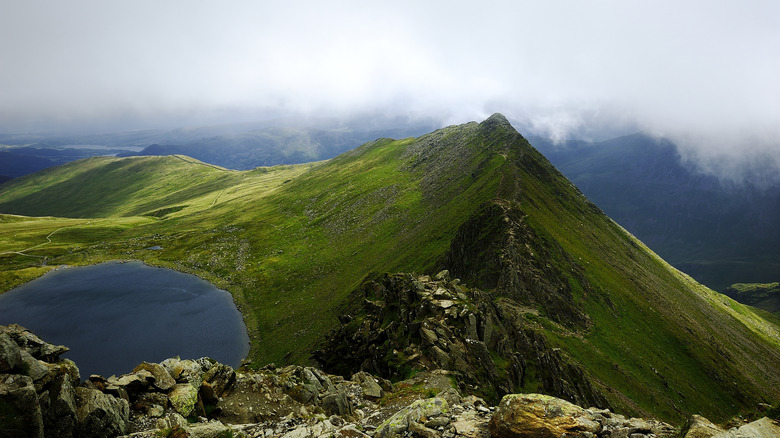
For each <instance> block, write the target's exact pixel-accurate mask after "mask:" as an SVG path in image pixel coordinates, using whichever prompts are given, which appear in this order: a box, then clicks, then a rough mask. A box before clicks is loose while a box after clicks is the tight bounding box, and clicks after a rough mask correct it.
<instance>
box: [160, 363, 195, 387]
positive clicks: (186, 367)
mask: <svg viewBox="0 0 780 438" xmlns="http://www.w3.org/2000/svg"><path fill="white" fill-rule="evenodd" d="M160 365H162V366H163V367H164V368H165V369H166V370H167V371H168V373H169V374H170V375H171V377H173V378H174V380H176V382H178V383H190V384H192V386H194V387H195V389H198V388H200V384H201V382H202V379H203V369H202V367H201V366H200V364H198V362H196V361H194V360H189V359H184V360H182V359H179V358H178V357H176V358H171V359H165V360H164V361H162V363H160Z"/></svg>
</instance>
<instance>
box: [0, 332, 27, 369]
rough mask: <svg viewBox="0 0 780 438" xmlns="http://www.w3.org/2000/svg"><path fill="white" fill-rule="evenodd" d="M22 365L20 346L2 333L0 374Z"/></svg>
mask: <svg viewBox="0 0 780 438" xmlns="http://www.w3.org/2000/svg"><path fill="white" fill-rule="evenodd" d="M21 365H22V356H21V351H20V349H19V346H18V345H17V344H16V342H14V340H13V339H11V337H10V336H8V335H7V334H6V333H0V373H6V372H8V371H11V370H13V369H14V368H18V367H19V366H21Z"/></svg>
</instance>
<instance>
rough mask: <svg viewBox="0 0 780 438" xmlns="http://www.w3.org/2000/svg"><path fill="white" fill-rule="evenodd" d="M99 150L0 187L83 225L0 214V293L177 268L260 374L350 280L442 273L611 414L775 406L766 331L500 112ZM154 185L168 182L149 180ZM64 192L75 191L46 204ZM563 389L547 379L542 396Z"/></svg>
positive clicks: (716, 414) (776, 343) (670, 415)
mask: <svg viewBox="0 0 780 438" xmlns="http://www.w3.org/2000/svg"><path fill="white" fill-rule="evenodd" d="M100 160H103V161H98V160H87V161H82V162H78V163H76V164H73V165H71V166H66V167H61V168H56V169H54V170H51V171H47V172H44V173H42V174H37V175H33V176H32V177H30V178H28V179H24V180H21V182H26V183H27V185H16V184H11V185H7V186H3V187H0V200H1V201H0V212H3V213H9V214H11V213H12V214H20V213H23V212H22V210H21V208H25V207H24V206H25V205H33V204H34V205H35V206H36V208H38V209H40V210H36V211H35V212H34V214H36V215H49V216H51V215H58V216H71V217H81V218H86V217H93V218H97V217H101V218H102V219H99V220H87V219H79V220H67V219H54V218H45V219H32V218H22V219H19V218H16V217H13V216H0V218H2V219H3V220H2V221H0V242H15V239H16V237H15V236H17V235H18V234H23V235H24V241H22V242H20V243H13V245H14V246H13V247H12V248H10V251H9V250H6V251H5V252H2V253H0V269H1V270H2V271H1V272H0V281H1V282H2V283H1V284H2V285H3V287H5V288H10V287H11V286H12V285H13V284H17V283H18V282H21V281H23V280H24V279H26V278H29V277H31V276H34V275H37V274H39V273H40V272H41V271H42V269H40V268H38V267H39V266H40V265H41V261H42V260H45V261H46V263H47V264H48V265H54V264H61V263H67V264H87V263H96V262H99V261H103V260H108V259H140V260H144V261H146V262H147V263H150V264H154V265H159V266H166V267H171V268H174V269H178V270H181V271H186V272H192V273H195V274H197V275H199V276H201V277H203V278H205V279H207V280H210V281H212V282H213V283H215V284H216V285H218V286H219V287H222V288H225V289H227V290H229V291H230V292H231V293H232V294H233V296H234V298H235V300H236V302H237V304H238V306H239V308H240V310H241V311H242V313H243V314H244V316H245V319H246V322H247V326H248V328H249V331H250V337H251V339H252V350H251V353H250V356H251V358H252V359H253V360H254V361H255V363H256V364H258V365H262V364H264V363H267V362H275V363H277V364H281V363H290V362H297V363H302V362H306V361H307V360H309V357H310V354H311V352H312V351H313V350H314V349H315V348H316V346H317V345H318V343H319V342H320V341H321V340H322V338H323V336H324V334H325V333H327V332H328V331H329V330H330V329H332V328H334V327H336V326H337V325H338V324H339V322H338V319H337V315H338V314H339V313H340V312H341V311H342V309H344V308H345V306H346V305H347V304H348V303H349V301H350V300H352V297H353V295H351V294H352V292H353V291H354V290H356V289H357V288H358V287H359V286H360V284H361V283H362V282H363V280H364V279H366V278H371V277H374V276H376V275H377V274H381V273H384V272H397V271H403V272H417V273H430V274H434V273H436V272H437V271H438V270H439V269H442V268H448V269H450V270H451V271H452V273H453V274H454V275H456V276H458V277H460V278H461V279H462V280H463V281H464V282H465V284H466V285H467V286H470V287H479V288H481V289H484V290H487V291H489V292H490V293H492V294H493V296H494V297H495V298H496V299H498V300H502V302H503V303H510V305H506V306H504V307H503V308H504V309H513V308H514V309H518V310H517V311H516V312H515V313H512V312H511V311H507V312H508V313H507V312H505V313H503V314H502V318H506V319H511V320H513V321H514V322H513V324H515V325H517V324H520V325H522V326H523V328H524V330H527V331H528V332H529V333H535V334H536V335H534V336H538V339H540V340H539V345H538V346H539V350H537V351H540V352H541V353H539V355H537V356H535V357H530V356H529V357H522V358H518V359H517V360H522V361H523V363H525V364H527V369H529V370H536V372H537V373H541V372H544V371H545V369H544V367H545V366H546V365H545V364H547V363H549V361H548V359H549V357H550V356H555V357H559V358H560V361H562V363H564V364H566V367H573V368H571V369H580V370H582V372H581V373H580V374H578V373H569V374H567V375H582V376H584V377H583V378H584V379H587V381H588V385H586V386H589V387H592V388H594V391H598V392H599V393H600V396H603V398H604V399H606V400H607V401H608V403H609V404H610V405H611V406H614V407H616V408H617V409H618V410H619V411H622V412H626V413H644V414H648V413H649V414H652V415H655V416H658V417H661V418H665V419H671V420H675V421H677V420H680V419H682V418H684V417H687V415H689V414H691V413H701V414H703V415H705V416H707V417H708V418H711V419H725V418H728V417H730V416H733V415H735V414H737V413H738V412H739V411H740V410H743V409H753V408H754V407H755V406H756V405H757V403H759V402H766V403H772V402H776V401H777V400H780V334H778V328H777V327H776V326H774V325H772V324H771V323H769V322H767V321H766V320H764V319H762V318H760V317H758V316H756V314H755V313H753V311H752V310H751V309H750V308H749V307H746V306H743V305H740V304H738V303H736V302H735V301H733V300H731V299H729V298H727V297H725V296H723V295H720V294H717V293H715V292H713V291H711V290H709V289H707V288H705V287H703V286H701V285H699V284H698V283H696V282H694V281H693V280H692V279H690V278H689V277H687V276H685V275H684V274H682V273H680V272H678V271H676V270H674V269H673V268H671V267H670V266H669V265H668V264H666V263H665V262H664V261H663V260H661V259H660V258H659V257H658V256H656V255H655V254H654V253H652V252H651V251H650V250H648V249H647V248H646V247H645V246H644V245H643V244H642V243H641V242H639V241H638V240H636V239H635V238H634V237H633V236H631V235H630V234H628V233H627V232H626V231H625V230H624V229H623V228H621V227H620V226H618V225H617V224H615V223H614V222H613V221H611V220H610V219H609V218H608V217H606V216H605V215H604V214H602V213H601V212H600V210H599V209H598V208H596V207H595V206H594V205H593V204H591V203H590V202H589V201H588V200H587V199H585V197H584V196H583V195H582V194H581V193H580V192H579V191H578V190H577V189H576V188H575V187H574V186H573V185H572V184H571V183H570V182H569V181H568V180H566V179H565V178H564V177H563V176H562V175H561V174H560V173H559V172H558V171H557V170H555V169H554V168H553V167H552V165H550V164H549V162H548V161H547V160H546V159H545V158H544V157H543V156H541V154H539V153H538V152H537V151H536V150H535V149H534V148H532V147H531V146H530V145H529V144H528V142H527V141H526V140H525V139H524V138H523V137H522V136H521V135H520V134H518V133H517V132H516V131H515V130H514V129H513V128H512V127H511V126H510V125H509V123H508V122H507V121H506V119H504V118H503V116H500V115H494V116H492V117H490V118H489V119H487V120H486V121H484V122H482V123H474V122H472V123H467V124H465V125H460V126H452V127H448V128H444V129H441V130H438V131H435V132H433V133H431V134H428V135H425V136H422V137H419V138H417V139H412V138H410V139H404V140H391V139H380V140H377V141H375V142H372V143H368V144H365V145H363V146H361V147H359V148H357V149H355V150H353V151H350V152H347V153H345V154H342V155H340V156H338V157H336V158H334V159H332V160H329V161H327V162H324V163H320V164H315V165H309V166H297V167H286V168H268V169H257V170H254V171H248V172H230V171H225V170H222V169H215V168H213V167H210V166H207V165H204V164H202V163H197V162H192V161H188V162H186V163H185V162H183V161H182V159H179V158H170V157H168V158H159V157H156V158H155V157H148V158H143V159H138V158H133V159H129V158H128V159H116V158H106V159H100ZM139 160H146V161H139ZM163 160H165V161H163ZM177 160H178V161H182V164H178V163H177ZM117 169H125V170H124V171H123V172H118V173H116V172H117ZM128 169H132V170H128ZM136 170H137V171H136ZM120 174H121V175H122V176H121V177H120ZM169 174H171V175H175V176H171V177H170V178H169V177H168V176H167V175H169ZM109 175H116V176H114V177H113V178H107V176H109ZM133 175H138V176H137V177H136V178H133ZM164 175H165V176H164ZM161 178H162V179H165V180H170V184H171V185H169V186H164V185H163V186H156V187H155V188H154V189H152V188H151V187H150V185H151V184H159V180H160V179H161ZM71 181H74V182H73V183H71ZM107 181H111V182H112V183H111V184H110V187H113V188H114V192H112V193H106V188H107V185H108V182H107ZM114 181H117V182H116V183H114ZM118 181H122V182H121V183H119V182H118ZM101 185H102V186H103V187H102V188H101V187H100V186H101ZM68 187H72V189H67V190H66V189H65V188H68ZM123 187H134V188H135V190H129V189H128V190H126V191H120V189H121V188H123ZM25 190H26V191H25ZM68 190H77V191H68ZM144 191H145V192H144ZM76 193H80V194H81V196H82V197H83V198H84V199H85V200H88V201H89V202H86V203H79V204H78V206H77V205H75V204H76V203H77V202H80V201H76V200H71V202H65V201H64V200H63V201H62V203H61V204H57V205H56V206H55V204H52V205H47V204H46V203H47V202H49V201H47V200H57V199H59V198H63V199H71V198H72V197H73V196H75V194H76ZM22 200H24V201H22ZM51 202H53V201H51ZM14 203H16V204H14ZM183 205H186V207H185V208H181V209H179V207H181V206H183ZM29 208H32V207H29ZM153 212H157V213H156V214H152V215H150V213H153ZM26 214H32V213H30V212H27V213H26ZM139 215H142V216H141V217H139ZM53 231H56V233H53ZM52 233H53V234H52ZM97 236H99V237H97ZM150 246H160V247H162V250H159V251H149V250H146V249H145V248H148V247H150ZM12 251H15V252H12ZM19 253H22V254H19ZM528 309H535V310H534V311H533V312H531V311H528ZM494 360H499V359H498V358H494ZM556 363H557V362H556ZM504 368H506V366H504ZM547 372H548V373H549V370H547ZM525 378H526V379H528V387H529V388H530V387H533V382H534V379H535V378H536V377H535V376H534V375H533V374H528V375H527V376H526V377H525ZM577 385H578V382H567V381H565V380H564V377H563V376H559V377H558V386H557V387H559V388H560V389H559V390H555V391H557V392H560V393H561V394H567V393H568V392H567V388H568V387H572V386H577Z"/></svg>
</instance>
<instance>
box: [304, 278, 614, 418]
mask: <svg viewBox="0 0 780 438" xmlns="http://www.w3.org/2000/svg"><path fill="white" fill-rule="evenodd" d="M355 293H356V294H362V300H361V299H355V300H354V302H355V303H356V304H355V305H356V306H357V305H358V304H357V303H362V304H363V306H362V308H361V309H349V313H350V315H351V317H350V322H349V323H347V324H343V325H342V326H341V327H338V328H336V329H335V330H334V331H332V332H331V333H330V334H329V335H328V339H327V340H326V341H325V343H324V344H323V347H322V348H321V349H320V350H318V351H316V352H315V353H314V355H313V358H314V359H315V360H317V361H318V362H319V363H320V364H321V366H322V367H323V369H325V370H326V371H327V372H330V373H334V374H340V375H352V374H354V373H355V372H357V371H366V372H369V373H371V374H373V375H376V376H380V377H383V378H390V379H393V378H395V379H397V378H401V377H402V375H401V374H402V373H401V372H402V371H403V370H408V369H414V370H418V371H421V370H433V369H437V368H440V369H446V370H452V371H454V372H455V373H456V374H455V375H454V376H453V377H454V378H455V379H456V380H457V382H458V384H459V386H461V387H463V388H471V389H470V390H471V391H475V392H477V393H478V394H479V395H480V396H482V397H484V398H486V399H489V400H490V401H491V403H496V402H497V401H498V400H499V398H500V396H502V395H503V394H506V393H512V392H519V391H520V390H521V389H522V388H524V387H527V386H528V384H529V383H531V382H529V381H528V379H533V380H534V382H535V383H537V384H538V385H537V386H538V387H539V388H540V392H544V393H548V394H552V395H555V396H558V397H561V398H565V399H568V400H572V401H575V402H577V403H579V404H583V405H587V406H598V407H609V404H608V402H607V399H606V398H605V397H604V395H603V394H602V393H601V392H600V391H599V390H598V389H596V388H595V387H594V386H593V385H591V382H590V380H589V378H588V377H587V376H586V375H585V373H584V371H583V370H582V368H581V367H579V366H577V365H576V364H573V363H571V362H570V361H569V359H567V358H565V357H564V356H563V355H561V354H560V353H559V352H556V351H555V350H554V349H553V348H552V347H550V346H549V345H548V343H547V341H546V337H545V335H544V334H543V333H541V332H539V331H538V330H537V329H536V328H534V326H533V325H532V324H529V323H528V322H527V318H525V317H524V313H526V312H528V310H527V309H528V307H524V306H521V305H520V304H519V303H518V302H517V301H515V300H514V299H511V298H508V297H498V298H497V297H495V296H494V295H493V294H491V293H488V292H483V291H480V290H477V289H469V288H466V287H464V286H460V285H453V284H452V282H446V281H439V280H436V281H432V280H431V279H430V277H427V276H420V277H415V276H413V275H410V274H392V275H390V274H388V275H385V276H383V277H382V278H380V279H373V280H369V281H366V282H365V283H363V284H362V285H361V287H360V289H358V290H357V291H355ZM399 352H403V354H399ZM497 358H500V360H494V359H497ZM497 363H501V364H502V366H501V367H499V366H497Z"/></svg>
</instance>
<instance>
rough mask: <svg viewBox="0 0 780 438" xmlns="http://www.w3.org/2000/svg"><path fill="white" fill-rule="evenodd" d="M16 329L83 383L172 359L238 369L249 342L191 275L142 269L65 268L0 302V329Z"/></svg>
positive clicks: (223, 303) (220, 297)
mask: <svg viewBox="0 0 780 438" xmlns="http://www.w3.org/2000/svg"><path fill="white" fill-rule="evenodd" d="M11 323H16V324H20V325H22V326H24V327H26V328H28V329H30V330H31V331H32V332H33V333H35V334H36V335H38V336H39V337H41V339H43V340H44V341H46V342H49V343H52V344H61V345H65V346H67V347H70V351H69V352H68V353H66V354H65V355H63V357H67V358H69V359H71V360H73V361H74V362H76V365H77V366H78V367H79V370H80V371H81V377H82V379H84V378H87V377H89V375H90V374H101V375H104V376H110V375H112V374H116V375H120V374H124V373H128V372H130V371H132V369H133V368H134V367H135V366H136V365H138V364H139V363H141V362H142V361H147V362H160V361H162V360H164V359H167V358H169V357H173V356H181V357H182V358H183V359H185V358H186V359H197V358H199V357H203V356H207V357H211V358H213V359H216V360H218V361H219V362H222V363H225V364H228V365H231V366H233V367H236V366H238V365H239V364H240V362H241V360H242V359H243V358H244V357H246V355H247V353H248V352H249V337H248V336H247V332H246V327H245V326H244V322H243V319H242V318H241V314H240V313H239V312H238V310H237V309H236V306H235V305H234V303H233V299H232V297H231V295H230V294H229V293H228V292H226V291H224V290H220V289H217V288H216V287H215V286H214V285H212V284H211V283H208V282H206V281H204V280H202V279H200V278H198V277H196V276H194V275H188V274H182V273H180V272H176V271H172V270H169V269H161V268H153V267H150V266H147V265H144V264H143V263H141V262H131V263H103V264H99V265H94V266H85V267H75V268H63V269H58V270H56V271H52V272H49V273H47V274H46V275H44V276H42V277H41V278H38V279H36V280H34V281H31V282H29V283H26V284H24V285H22V286H19V287H17V288H16V289H13V290H11V291H8V292H6V293H4V294H2V295H0V325H7V324H11Z"/></svg>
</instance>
